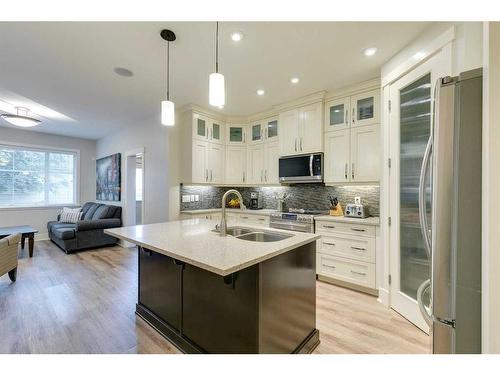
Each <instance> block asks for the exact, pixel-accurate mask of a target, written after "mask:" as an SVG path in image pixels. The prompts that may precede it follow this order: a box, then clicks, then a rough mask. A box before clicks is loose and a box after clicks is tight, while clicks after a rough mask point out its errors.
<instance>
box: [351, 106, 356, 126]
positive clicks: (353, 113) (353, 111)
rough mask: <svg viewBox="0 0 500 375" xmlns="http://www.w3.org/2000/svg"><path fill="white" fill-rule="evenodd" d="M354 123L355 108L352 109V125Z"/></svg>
mask: <svg viewBox="0 0 500 375" xmlns="http://www.w3.org/2000/svg"><path fill="white" fill-rule="evenodd" d="M355 122H356V107H354V108H353V109H352V123H353V124H354V123H355Z"/></svg>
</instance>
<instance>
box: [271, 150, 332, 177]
mask: <svg viewBox="0 0 500 375" xmlns="http://www.w3.org/2000/svg"><path fill="white" fill-rule="evenodd" d="M279 177H280V183H284V184H304V183H311V182H323V153H317V154H306V155H294V156H283V157H281V158H280V159H279Z"/></svg>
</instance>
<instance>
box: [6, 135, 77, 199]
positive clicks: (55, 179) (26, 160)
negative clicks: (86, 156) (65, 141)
mask: <svg viewBox="0 0 500 375" xmlns="http://www.w3.org/2000/svg"><path fill="white" fill-rule="evenodd" d="M76 162H77V153H76V152H69V151H57V150H43V149H36V148H30V147H18V146H10V145H2V144H0V208H11V207H43V206H55V205H72V204H75V203H76Z"/></svg>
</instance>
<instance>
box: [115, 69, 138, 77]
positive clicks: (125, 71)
mask: <svg viewBox="0 0 500 375" xmlns="http://www.w3.org/2000/svg"><path fill="white" fill-rule="evenodd" d="M113 72H115V73H116V74H118V75H119V76H122V77H132V76H133V75H134V72H132V71H131V70H129V69H127V68H121V67H116V68H114V69H113Z"/></svg>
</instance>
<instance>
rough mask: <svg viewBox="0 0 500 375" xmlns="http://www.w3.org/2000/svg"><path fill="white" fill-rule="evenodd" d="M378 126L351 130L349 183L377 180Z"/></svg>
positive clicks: (359, 127) (378, 162) (378, 166)
mask: <svg viewBox="0 0 500 375" xmlns="http://www.w3.org/2000/svg"><path fill="white" fill-rule="evenodd" d="M379 129H380V125H379V124H375V125H367V126H356V127H352V128H351V181H352V182H373V181H378V180H379V169H380V158H379V155H380V154H379V148H380V133H379Z"/></svg>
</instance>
